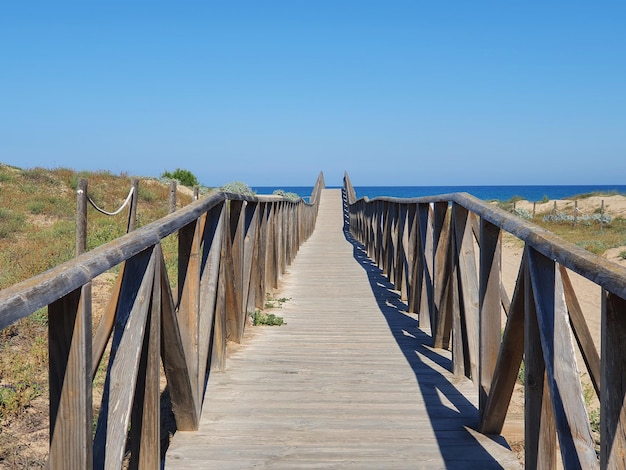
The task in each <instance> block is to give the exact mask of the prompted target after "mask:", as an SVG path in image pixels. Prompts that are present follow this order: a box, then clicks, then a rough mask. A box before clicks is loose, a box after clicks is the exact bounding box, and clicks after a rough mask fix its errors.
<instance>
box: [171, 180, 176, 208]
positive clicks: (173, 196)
mask: <svg viewBox="0 0 626 470" xmlns="http://www.w3.org/2000/svg"><path fill="white" fill-rule="evenodd" d="M172 212H176V181H174V180H172V181H170V214H171V213H172Z"/></svg>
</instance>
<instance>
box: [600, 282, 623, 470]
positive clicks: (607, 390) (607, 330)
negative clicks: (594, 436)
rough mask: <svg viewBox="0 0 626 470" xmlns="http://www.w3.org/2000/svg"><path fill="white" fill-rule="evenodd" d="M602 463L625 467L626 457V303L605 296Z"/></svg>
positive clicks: (606, 467) (612, 466)
mask: <svg viewBox="0 0 626 470" xmlns="http://www.w3.org/2000/svg"><path fill="white" fill-rule="evenodd" d="M601 357H602V372H601V373H602V378H601V384H602V385H601V387H602V391H601V393H600V464H601V466H602V467H601V468H603V469H621V468H624V461H625V460H624V459H625V456H626V401H625V399H626V366H625V364H626V300H624V299H622V298H621V297H619V296H617V295H615V294H611V293H607V292H603V293H602V352H601Z"/></svg>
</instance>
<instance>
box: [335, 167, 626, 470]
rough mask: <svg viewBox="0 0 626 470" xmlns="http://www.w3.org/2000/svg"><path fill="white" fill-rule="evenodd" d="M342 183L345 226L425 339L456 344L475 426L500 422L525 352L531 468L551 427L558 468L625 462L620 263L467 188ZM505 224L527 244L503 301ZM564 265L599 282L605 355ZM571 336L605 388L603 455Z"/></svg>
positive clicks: (625, 289)
mask: <svg viewBox="0 0 626 470" xmlns="http://www.w3.org/2000/svg"><path fill="white" fill-rule="evenodd" d="M344 194H345V196H344V204H345V208H346V212H347V215H346V218H347V219H348V226H349V230H350V232H351V234H352V235H353V236H354V238H355V239H356V240H358V241H359V242H361V243H363V245H364V248H365V249H366V251H367V253H368V256H370V257H371V258H372V259H373V260H374V261H375V262H376V263H377V264H378V266H379V267H380V268H381V269H382V270H383V273H384V274H386V275H387V276H388V278H389V280H390V281H391V282H392V283H393V284H394V286H395V288H396V289H397V290H399V291H400V292H401V294H402V296H403V298H404V299H406V300H407V302H408V308H409V310H410V311H411V312H416V313H418V318H419V324H420V327H423V328H430V329H431V331H432V338H433V346H434V347H438V348H445V349H448V348H450V349H451V350H452V357H453V366H452V367H453V371H454V372H455V373H457V374H463V375H466V376H468V377H469V378H471V379H472V380H473V381H474V383H475V384H476V386H477V387H478V390H479V414H480V430H481V431H482V432H485V433H495V434H499V433H500V432H501V430H502V426H503V424H504V418H505V416H506V412H507V409H508V407H509V403H510V399H511V396H512V392H513V387H514V384H515V380H516V377H517V373H518V370H519V368H520V363H521V361H522V358H524V363H525V403H526V405H525V410H524V419H525V454H526V457H525V464H526V466H527V468H537V467H542V468H553V467H554V465H555V462H556V452H557V450H556V449H557V445H556V436H558V441H559V446H558V448H560V451H561V459H562V461H563V464H564V466H565V468H597V467H598V466H601V468H621V465H623V456H624V455H625V451H626V408H625V407H624V406H625V405H624V398H625V397H626V368H625V367H624V364H625V363H626V300H624V299H626V268H624V267H622V266H620V265H618V264H616V263H612V262H610V261H608V260H607V259H605V258H602V257H599V256H596V255H594V254H591V253H589V252H587V251H586V250H583V249H582V248H580V247H578V246H576V245H574V244H572V243H568V242H565V241H564V240H562V239H560V238H559V237H557V236H556V235H554V234H553V233H551V232H549V231H548V230H545V229H543V228H540V227H538V226H536V225H534V224H532V223H530V222H528V221H525V220H523V219H520V218H518V217H517V216H514V215H512V214H510V213H508V212H506V211H503V210H501V209H499V208H498V207H495V206H493V205H490V204H487V203H485V202H483V201H481V200H479V199H477V198H475V197H473V196H471V195H469V194H467V193H453V194H444V195H438V196H432V197H419V198H412V199H399V198H389V197H377V198H375V199H371V200H370V199H368V198H366V197H365V198H361V199H357V198H356V193H355V191H354V188H353V186H352V183H351V181H350V178H349V176H348V174H347V173H346V175H345V177H344ZM503 232H508V233H510V234H512V235H514V236H515V237H517V238H519V239H520V240H521V241H523V242H524V246H525V248H524V255H523V257H522V262H521V264H520V270H519V274H518V278H517V283H516V285H515V290H514V293H513V297H512V298H511V299H510V300H509V298H508V296H507V294H506V292H505V291H504V289H503V287H502V283H501V250H502V248H501V247H502V241H501V234H502V233H503ZM476 248H477V249H478V250H479V252H478V256H476V254H475V249H476ZM477 259H478V263H477V262H476V260H477ZM570 270H571V271H574V272H576V273H578V274H580V275H582V276H583V277H585V278H587V279H589V280H591V281H593V282H594V283H595V284H597V285H598V286H600V287H601V288H602V307H601V309H602V312H601V314H602V342H601V353H602V354H601V357H602V361H600V355H599V354H598V350H597V347H596V345H595V344H594V342H593V339H592V337H591V335H590V333H589V329H588V327H587V324H586V322H585V319H584V316H583V313H582V310H581V308H580V305H579V303H578V300H577V298H576V294H575V292H574V289H573V287H572V284H571V281H570V279H569V274H568V273H569V271H570ZM599 290H600V289H599ZM503 311H504V312H505V313H506V314H507V315H508V317H507V321H506V325H505V327H504V333H502V328H501V327H502V324H501V317H502V312H503ZM574 339H575V342H574ZM574 344H577V345H578V348H579V350H580V354H581V356H582V358H583V360H584V362H585V366H586V369H587V372H588V373H589V376H590V379H591V381H592V385H593V386H594V389H595V390H596V393H597V394H598V397H599V398H601V400H600V403H601V407H600V414H601V424H600V434H601V436H600V460H599V461H598V459H597V457H596V450H595V448H594V441H593V439H592V432H591V428H590V423H589V418H588V416H587V410H586V408H585V403H584V400H583V391H582V385H581V379H580V375H579V369H578V365H577V362H576V352H575V348H574ZM544 377H545V380H544Z"/></svg>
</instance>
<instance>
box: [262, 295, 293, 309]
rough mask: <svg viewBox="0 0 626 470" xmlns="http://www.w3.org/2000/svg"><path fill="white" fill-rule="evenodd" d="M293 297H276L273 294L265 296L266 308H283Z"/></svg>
mask: <svg viewBox="0 0 626 470" xmlns="http://www.w3.org/2000/svg"><path fill="white" fill-rule="evenodd" d="M289 300H291V299H289V298H287V297H280V298H275V297H272V295H271V294H267V296H266V297H265V308H283V304H284V303H285V302H287V301H289Z"/></svg>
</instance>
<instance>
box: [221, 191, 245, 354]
mask: <svg viewBox="0 0 626 470" xmlns="http://www.w3.org/2000/svg"><path fill="white" fill-rule="evenodd" d="M245 204H246V203H245V202H244V201H231V202H230V204H229V206H230V207H229V218H230V222H229V227H230V241H229V243H230V244H229V245H227V246H228V249H229V250H230V252H229V253H226V255H225V259H224V261H225V262H226V263H227V265H226V275H227V277H229V279H228V280H227V281H226V282H227V303H226V305H227V310H226V312H227V313H226V322H227V336H228V338H229V339H231V340H233V341H236V342H237V343H239V342H241V338H242V336H243V329H244V323H245V319H244V318H243V317H244V312H243V302H244V299H245V298H246V297H244V293H245V288H244V272H243V271H244V238H245V230H246V209H245ZM230 276H232V278H230Z"/></svg>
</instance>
